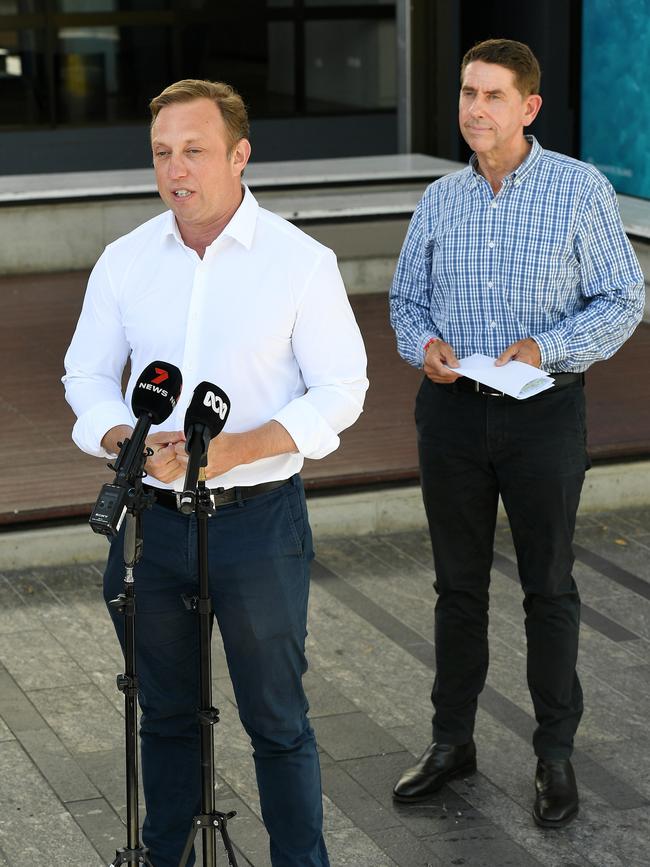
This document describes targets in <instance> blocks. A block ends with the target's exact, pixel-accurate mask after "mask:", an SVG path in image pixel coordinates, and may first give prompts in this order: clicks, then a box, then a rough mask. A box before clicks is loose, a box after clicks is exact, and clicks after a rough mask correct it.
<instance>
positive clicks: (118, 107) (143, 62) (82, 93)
mask: <svg viewBox="0 0 650 867" xmlns="http://www.w3.org/2000/svg"><path fill="white" fill-rule="evenodd" d="M170 35H171V34H170V32H169V31H168V30H166V29H162V28H149V27H119V28H118V27H74V28H73V27H70V28H62V29H61V30H60V31H59V34H58V46H57V65H58V73H59V74H58V82H57V84H58V87H57V113H58V117H59V120H60V122H63V123H74V124H78V123H87V122H89V123H92V122H101V123H105V122H119V121H125V120H126V121H132V120H140V121H142V120H145V119H146V116H147V103H148V101H149V100H150V99H151V97H152V96H155V94H157V93H159V92H160V91H161V90H162V89H163V88H164V87H165V86H166V85H167V84H169V73H168V70H169V66H170V59H171V50H170Z"/></svg>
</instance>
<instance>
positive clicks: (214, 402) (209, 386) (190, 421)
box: [179, 382, 230, 515]
mask: <svg viewBox="0 0 650 867" xmlns="http://www.w3.org/2000/svg"><path fill="white" fill-rule="evenodd" d="M229 412H230V398H229V397H228V395H227V394H226V393H225V391H222V390H221V389H220V388H218V387H217V386H216V385H214V384H213V383H211V382H201V383H200V384H199V385H197V387H196V388H195V389H194V394H193V395H192V400H191V401H190V405H189V406H188V408H187V412H186V413H185V451H186V452H187V453H188V455H189V461H188V464H187V472H186V474H185V484H184V486H183V493H182V494H181V498H180V504H179V509H180V510H181V512H182V513H183V514H184V515H189V514H191V513H192V512H193V511H194V496H195V490H196V485H197V482H198V478H199V469H200V468H201V467H205V466H207V463H208V446H209V445H210V440H211V439H214V437H216V436H218V434H220V433H221V431H222V430H223V427H224V425H225V423H226V420H227V418H228V413H229Z"/></svg>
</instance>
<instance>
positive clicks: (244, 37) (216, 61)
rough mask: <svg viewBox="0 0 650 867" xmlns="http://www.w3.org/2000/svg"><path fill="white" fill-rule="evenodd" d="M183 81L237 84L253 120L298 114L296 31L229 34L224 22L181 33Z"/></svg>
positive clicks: (275, 26) (287, 24) (270, 26)
mask: <svg viewBox="0 0 650 867" xmlns="http://www.w3.org/2000/svg"><path fill="white" fill-rule="evenodd" d="M179 42H180V46H179V47H180V66H179V69H178V78H209V79H212V80H213V81H226V82H228V84H232V86H233V87H234V88H236V89H237V90H238V91H239V92H240V93H241V95H242V97H243V98H244V101H245V102H246V105H247V106H248V107H249V109H250V113H251V115H252V116H253V117H269V116H273V117H278V116H282V115H286V114H291V113H293V112H294V111H295V100H294V89H295V87H294V75H295V73H294V25H293V22H291V21H271V22H268V23H267V22H265V21H264V19H260V20H259V21H258V22H257V23H255V22H250V23H249V24H247V25H246V26H245V27H244V26H242V27H232V28H229V29H228V30H226V29H225V28H224V27H223V26H222V25H221V22H219V21H214V22H212V23H207V24H203V25H201V26H200V27H186V28H183V30H182V31H181V33H180V39H179Z"/></svg>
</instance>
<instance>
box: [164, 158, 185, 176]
mask: <svg viewBox="0 0 650 867" xmlns="http://www.w3.org/2000/svg"><path fill="white" fill-rule="evenodd" d="M167 169H168V171H169V176H170V177H171V178H183V177H185V175H186V174H187V169H186V167H185V161H184V159H183V157H182V156H180V155H179V154H172V155H171V156H170V158H169V162H168V164H167Z"/></svg>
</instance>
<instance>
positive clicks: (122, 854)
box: [109, 846, 153, 867]
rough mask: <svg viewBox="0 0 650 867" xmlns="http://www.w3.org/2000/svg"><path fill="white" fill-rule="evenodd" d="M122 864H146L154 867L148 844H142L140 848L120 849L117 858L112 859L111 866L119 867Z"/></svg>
mask: <svg viewBox="0 0 650 867" xmlns="http://www.w3.org/2000/svg"><path fill="white" fill-rule="evenodd" d="M120 864H144V865H146V867H153V864H152V863H151V861H150V860H149V850H148V849H147V847H146V846H140V847H139V848H138V849H118V850H117V852H116V853H115V860H114V861H111V863H110V865H109V867H119V865H120Z"/></svg>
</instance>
